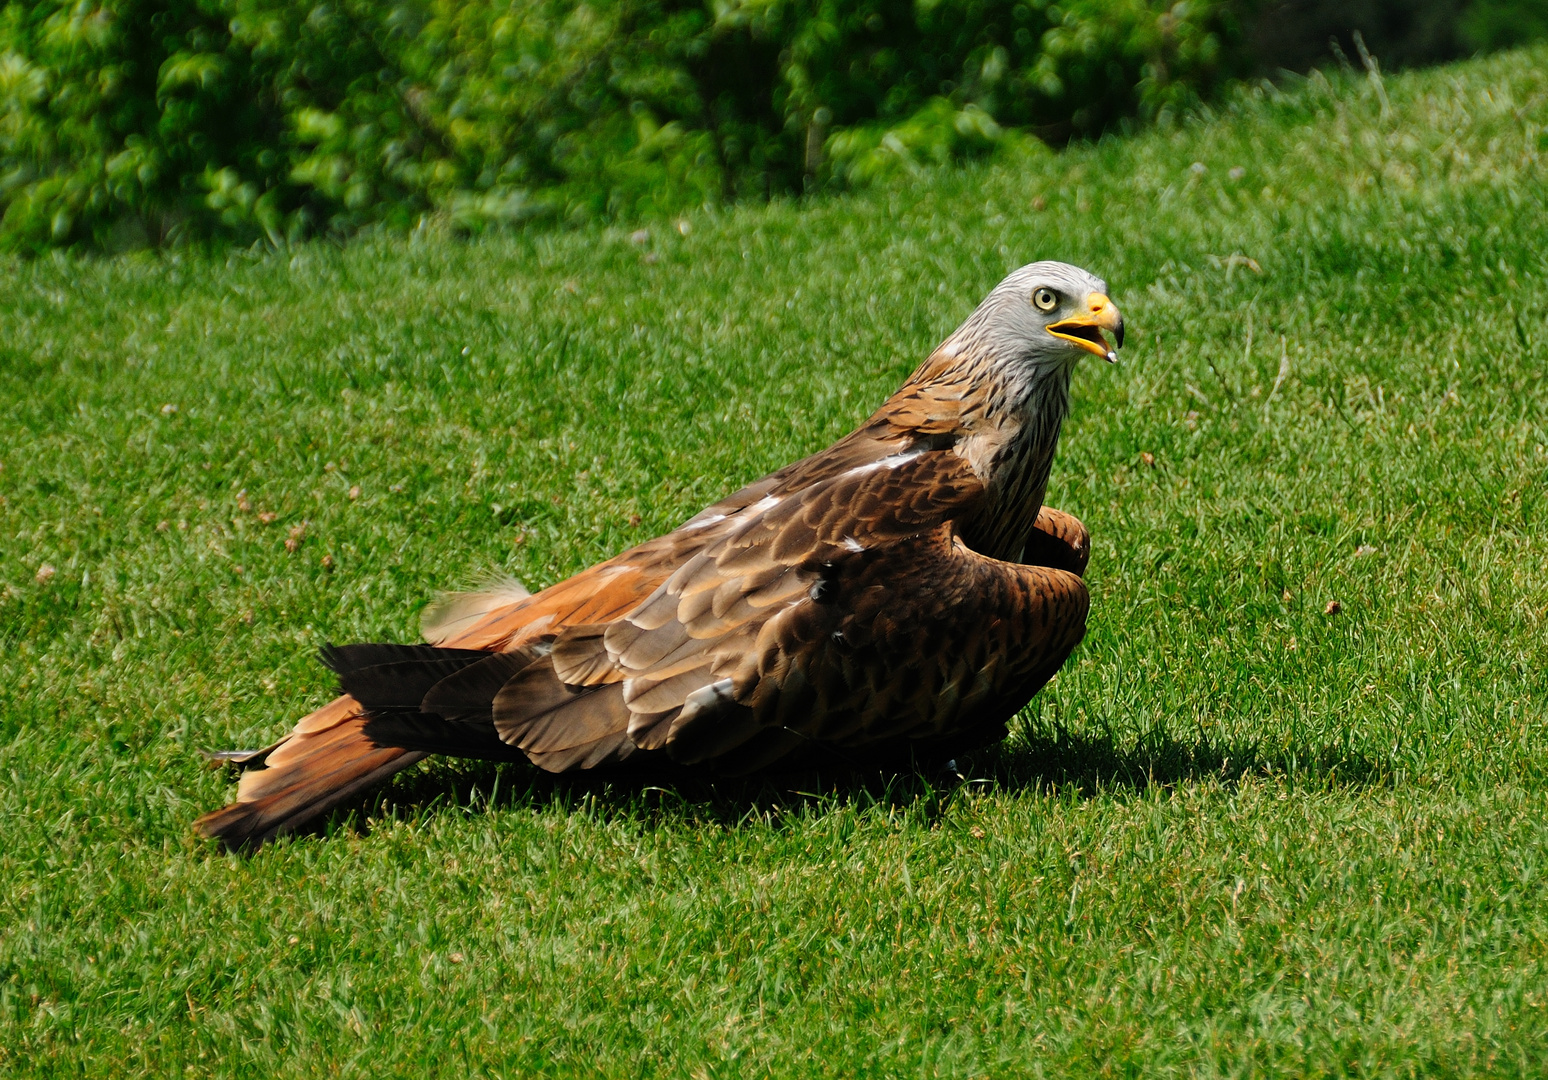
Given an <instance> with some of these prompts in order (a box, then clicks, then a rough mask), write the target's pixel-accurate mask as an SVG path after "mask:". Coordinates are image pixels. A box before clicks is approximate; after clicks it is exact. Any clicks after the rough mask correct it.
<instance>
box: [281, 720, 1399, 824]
mask: <svg viewBox="0 0 1548 1080" xmlns="http://www.w3.org/2000/svg"><path fill="white" fill-rule="evenodd" d="M432 762H433V763H432V765H431V766H430V767H429V768H426V769H421V770H414V771H411V772H409V773H405V774H403V775H400V776H399V777H396V778H395V779H394V780H393V781H392V782H391V783H390V784H389V785H387V786H386V787H384V788H381V789H378V790H377V791H376V792H374V793H371V794H370V795H367V796H364V797H362V798H361V799H359V800H356V801H355V802H353V803H346V804H344V805H342V806H341V807H339V808H337V809H335V810H334V811H333V812H332V813H330V814H328V815H325V816H324V817H323V818H322V819H320V820H319V821H318V822H316V823H314V825H313V826H311V827H310V828H304V829H302V830H300V832H301V834H302V835H306V834H308V833H311V834H323V833H329V832H333V831H336V830H338V829H340V828H344V829H348V830H352V831H355V832H357V833H362V834H363V833H368V832H369V831H370V830H371V828H372V827H373V824H374V823H375V822H378V821H382V820H393V819H396V820H404V819H413V818H419V817H423V816H426V815H432V814H437V813H443V812H446V811H447V810H451V809H457V810H460V811H462V812H477V811H484V810H521V809H529V810H538V809H548V808H556V807H557V808H561V809H564V810H567V811H571V812H585V813H587V814H592V815H600V816H602V817H606V818H625V819H628V820H632V821H638V822H642V823H645V824H651V823H661V824H669V823H675V824H685V825H697V826H709V827H718V828H736V827H739V826H741V825H744V824H746V823H747V822H749V821H753V820H757V821H760V822H763V823H768V824H778V823H781V822H787V821H794V820H797V819H799V818H801V817H803V816H807V815H811V814H822V813H827V812H831V811H833V810H835V809H842V808H858V809H873V808H879V809H882V810H884V811H885V812H887V813H889V814H900V815H902V816H904V817H905V818H907V819H910V820H914V821H918V822H921V823H926V824H928V823H929V822H931V821H933V820H938V819H939V818H940V817H942V816H943V815H944V814H945V813H946V812H947V809H948V808H949V806H950V805H951V803H952V802H953V801H954V800H955V799H956V798H958V797H959V796H960V795H961V794H962V793H964V792H970V791H971V792H984V791H1002V792H1034V793H1043V794H1047V795H1057V796H1059V797H1064V798H1072V797H1073V798H1077V799H1089V798H1093V797H1096V796H1098V795H1104V794H1112V795H1118V796H1120V797H1121V796H1123V795H1136V794H1139V793H1141V792H1144V791H1146V790H1147V789H1151V788H1156V787H1160V788H1162V789H1169V788H1174V787H1177V786H1179V785H1184V784H1188V783H1198V782H1212V783H1217V784H1220V785H1223V786H1227V787H1234V786H1238V785H1240V784H1242V783H1243V782H1246V781H1249V780H1253V779H1259V780H1262V779H1272V778H1276V777H1278V778H1283V779H1286V780H1289V781H1291V782H1295V783H1299V784H1305V785H1311V786H1316V787H1319V788H1323V789H1326V788H1329V787H1338V788H1359V787H1372V786H1377V785H1380V784H1383V783H1386V782H1387V781H1388V778H1389V770H1388V769H1387V768H1386V767H1385V766H1383V765H1382V764H1381V763H1379V762H1377V761H1375V760H1373V759H1371V758H1369V757H1366V756H1364V755H1362V754H1359V753H1357V752H1354V751H1351V750H1349V749H1347V748H1340V747H1335V746H1332V745H1328V746H1319V747H1292V748H1278V749H1274V750H1269V749H1266V748H1265V747H1263V746H1262V745H1260V744H1258V743H1256V742H1253V741H1250V740H1237V741H1219V742H1217V741H1215V740H1213V739H1210V738H1209V737H1208V736H1206V735H1199V736H1198V737H1196V738H1193V739H1180V738H1178V737H1176V736H1175V735H1173V734H1171V733H1169V732H1167V731H1165V730H1163V729H1160V728H1157V729H1153V730H1150V731H1147V732H1142V733H1140V734H1139V735H1137V736H1132V737H1129V738H1120V737H1119V736H1117V735H1115V734H1113V733H1112V732H1098V733H1088V732H1075V731H1071V730H1070V729H1069V728H1067V727H1065V726H1064V725H1062V724H1058V723H1053V724H1049V723H1046V722H1041V723H1039V722H1031V723H1027V724H1024V725H1023V726H1022V727H1021V728H1020V729H1019V730H1017V731H1016V732H1015V733H1014V734H1012V736H1011V737H1009V738H1007V739H1006V740H1004V741H1003V742H1001V743H998V744H996V745H994V746H991V747H987V748H985V749H983V750H980V751H977V752H975V753H973V754H971V755H967V756H964V757H963V758H962V759H960V760H957V761H949V762H947V761H933V762H924V761H915V762H914V763H913V764H912V766H911V767H904V768H894V769H889V770H875V769H871V770H863V769H855V768H835V769H832V770H827V771H823V770H810V771H806V772H801V773H791V774H775V775H769V776H760V777H753V778H744V779H723V778H722V779H709V778H706V777H704V776H702V775H699V774H696V773H694V772H693V771H691V770H688V769H678V770H662V769H659V768H657V769H653V770H652V771H650V772H648V773H643V772H642V773H618V772H615V773H603V772H597V773H579V774H571V775H561V776H554V775H551V774H548V773H544V772H541V771H540V770H538V769H536V768H533V767H531V766H523V765H511V764H500V765H496V764H490V763H486V762H477V761H463V760H454V759H432Z"/></svg>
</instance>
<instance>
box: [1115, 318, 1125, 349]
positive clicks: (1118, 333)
mask: <svg viewBox="0 0 1548 1080" xmlns="http://www.w3.org/2000/svg"><path fill="white" fill-rule="evenodd" d="M1113 340H1114V341H1115V342H1117V343H1118V347H1119V348H1120V349H1121V348H1123V320H1122V319H1119V320H1118V325H1117V326H1115V327H1114V328H1113Z"/></svg>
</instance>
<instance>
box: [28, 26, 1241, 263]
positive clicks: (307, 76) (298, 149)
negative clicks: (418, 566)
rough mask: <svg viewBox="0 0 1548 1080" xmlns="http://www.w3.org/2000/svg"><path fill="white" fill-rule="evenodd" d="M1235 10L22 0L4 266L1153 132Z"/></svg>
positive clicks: (1193, 96)
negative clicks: (1034, 141)
mask: <svg viewBox="0 0 1548 1080" xmlns="http://www.w3.org/2000/svg"><path fill="white" fill-rule="evenodd" d="M1232 10H1233V8H1232V6H1231V5H1230V4H1229V3H1227V2H1225V0H1216V2H1211V0H1193V2H1191V3H1176V4H1165V3H1154V2H1148V0H1069V2H1067V3H1066V4H1064V5H1063V6H1055V5H1052V4H1050V3H1048V2H1047V0H1028V2H1024V3H1009V2H1004V0H917V2H916V0H861V2H859V3H839V2H836V0H714V2H710V3H707V2H669V0H597V2H594V3H576V2H574V0H324V2H318V0H159V2H155V3H151V2H147V0H75V2H68V3H67V2H64V0H11V2H10V3H8V4H6V5H5V7H4V8H3V9H0V213H3V217H0V247H5V248H9V249H13V250H18V249H19V250H33V251H36V250H39V249H42V248H45V247H48V246H52V245H62V244H77V243H84V244H92V245H96V246H99V247H106V248H113V247H117V246H123V245H128V244H136V243H144V242H149V243H152V244H160V243H164V242H167V241H171V240H178V239H185V240H198V239H203V238H215V237H219V238H225V239H234V240H238V241H251V240H255V239H267V240H269V241H271V242H274V243H281V242H284V241H285V240H287V239H291V238H296V237H299V236H305V235H311V234H317V233H347V232H349V231H352V230H355V229H358V228H360V227H362V226H367V225H372V224H378V223H380V224H384V225H387V226H391V227H398V228H402V227H408V226H411V225H413V224H414V223H415V222H417V221H420V220H421V219H423V218H424V217H425V216H426V215H435V216H437V217H439V218H440V219H442V220H445V221H447V222H450V223H452V224H453V225H454V226H456V227H458V228H462V229H479V228H483V227H485V226H487V225H490V224H493V223H519V222H522V221H526V220H529V219H532V218H537V217H552V218H558V219H565V220H583V219H587V218H593V217H598V216H631V217H639V216H643V217H650V216H656V215H662V214H669V213H673V212H676V211H678V210H681V209H683V208H685V207H688V206H694V205H700V204H704V203H715V202H725V201H730V200H734V199H737V198H745V197H748V196H754V197H760V198H767V197H769V196H772V195H776V194H781V193H790V192H801V191H804V190H811V189H813V188H820V187H823V186H826V185H836V184H855V183H864V182H869V181H870V180H872V179H875V178H877V177H880V176H883V175H885V174H887V173H889V172H892V171H896V170H899V169H902V170H907V169H909V168H911V167H913V166H915V165H917V164H919V163H922V162H926V161H943V160H948V159H953V158H958V157H962V156H965V155H970V154H974V153H981V152H984V151H986V150H988V149H991V148H992V147H993V146H995V145H997V144H998V143H1000V142H1001V141H1002V140H1003V138H1004V131H1005V129H1007V128H1015V129H1028V130H1030V131H1033V132H1035V133H1037V134H1038V135H1041V136H1042V137H1044V138H1045V139H1049V140H1051V141H1061V140H1064V139H1067V138H1070V137H1072V136H1080V135H1089V134H1094V133H1097V132H1099V131H1101V130H1102V129H1103V128H1104V127H1106V126H1107V125H1109V124H1111V123H1112V122H1113V121H1114V120H1116V119H1118V118H1121V117H1126V116H1155V115H1161V114H1164V113H1166V112H1167V111H1169V110H1175V109H1178V108H1180V107H1185V106H1187V105H1188V104H1189V103H1191V102H1193V101H1195V100H1197V99H1199V98H1200V97H1201V96H1203V95H1207V94H1208V93H1209V92H1210V91H1211V89H1212V88H1213V87H1214V86H1215V85H1216V84H1217V83H1218V82H1219V81H1220V80H1221V79H1223V78H1226V77H1228V76H1230V75H1232V74H1233V73H1235V72H1236V71H1237V70H1239V69H1240V68H1241V64H1240V62H1239V50H1237V49H1235V47H1234V42H1235V41H1236V39H1237V35H1236V28H1235V25H1234V22H1233V20H1232V16H1231V13H1232Z"/></svg>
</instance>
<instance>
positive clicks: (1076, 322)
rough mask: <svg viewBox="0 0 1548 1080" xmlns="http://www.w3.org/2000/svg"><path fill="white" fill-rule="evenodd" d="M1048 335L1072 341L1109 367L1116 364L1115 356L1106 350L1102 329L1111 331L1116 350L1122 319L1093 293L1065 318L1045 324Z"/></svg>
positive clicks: (1100, 295) (1120, 339)
mask: <svg viewBox="0 0 1548 1080" xmlns="http://www.w3.org/2000/svg"><path fill="white" fill-rule="evenodd" d="M1047 329H1048V332H1049V333H1050V334H1052V335H1053V336H1054V337H1056V338H1063V339H1064V340H1065V341H1070V342H1074V343H1075V344H1076V345H1079V346H1080V347H1081V348H1082V349H1085V350H1086V351H1087V352H1089V353H1095V354H1096V355H1097V356H1100V357H1101V358H1102V359H1104V360H1106V361H1107V362H1108V363H1109V364H1116V363H1117V362H1118V354H1117V353H1115V352H1113V350H1112V349H1110V348H1108V345H1107V339H1106V338H1105V337H1103V336H1102V331H1103V330H1111V331H1112V332H1113V340H1114V341H1115V342H1116V343H1117V347H1118V348H1120V349H1121V348H1123V316H1122V315H1120V314H1118V308H1117V306H1116V305H1115V304H1114V303H1113V302H1112V301H1111V300H1109V299H1108V298H1107V295H1106V294H1105V293H1099V292H1094V293H1092V294H1091V295H1090V296H1088V297H1086V302H1085V303H1084V304H1082V305H1081V307H1080V309H1079V310H1078V311H1076V313H1075V314H1074V315H1071V316H1070V317H1069V318H1068V319H1062V320H1060V321H1059V322H1056V323H1050V324H1049V325H1048V328H1047Z"/></svg>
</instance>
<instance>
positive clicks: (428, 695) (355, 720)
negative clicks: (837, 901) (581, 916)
mask: <svg viewBox="0 0 1548 1080" xmlns="http://www.w3.org/2000/svg"><path fill="white" fill-rule="evenodd" d="M1104 331H1107V332H1110V333H1111V334H1112V335H1113V337H1114V344H1115V345H1117V346H1120V347H1121V346H1122V344H1123V320H1122V319H1121V318H1120V316H1119V314H1118V309H1117V308H1116V307H1115V306H1114V304H1113V302H1112V301H1111V300H1110V299H1109V298H1108V296H1107V286H1106V284H1105V283H1104V282H1102V281H1101V280H1100V279H1098V278H1096V277H1093V276H1092V275H1091V274H1089V273H1087V272H1086V271H1084V270H1081V269H1079V268H1077V267H1074V266H1070V265H1067V264H1065V263H1057V262H1040V263H1033V264H1031V265H1029V266H1023V267H1021V268H1020V269H1019V270H1016V271H1014V272H1012V273H1011V274H1010V275H1009V276H1008V277H1006V278H1005V280H1004V281H1002V282H1000V284H999V285H998V286H996V287H995V289H994V290H993V291H992V292H991V293H990V294H989V295H988V297H987V298H986V299H985V300H984V301H983V303H981V304H980V305H979V306H978V308H977V309H976V310H975V311H974V312H973V313H972V315H970V316H969V317H968V319H967V321H966V322H964V323H963V324H962V325H961V326H960V327H958V328H957V330H956V331H955V332H954V333H952V334H951V336H950V337H948V338H947V339H946V340H945V341H944V342H942V343H941V344H940V345H939V346H938V347H937V348H936V349H935V351H934V352H932V353H931V354H930V355H929V357H928V358H927V359H926V360H925V361H924V363H923V364H922V365H920V367H919V368H918V370H916V371H915V372H914V374H913V375H912V376H910V377H909V379H908V381H907V382H906V383H904V384H903V387H902V388H901V389H900V390H898V392H897V393H895V394H893V395H892V396H891V397H890V398H888V399H887V400H886V402H885V403H883V405H882V406H881V408H879V409H878V410H877V411H876V412H875V413H874V414H872V415H871V417H870V418H869V419H868V420H866V421H865V422H864V423H863V424H861V425H860V427H859V428H857V429H856V430H855V431H854V432H852V433H851V434H849V435H847V436H845V437H844V438H842V439H840V440H839V441H838V442H837V443H835V444H834V445H833V446H831V447H829V448H828V449H826V450H823V451H821V452H820V453H817V454H813V455H812V456H811V457H808V458H806V459H804V460H802V461H798V462H796V463H795V464H793V465H787V466H785V467H784V468H782V469H780V470H778V471H777V472H774V473H771V474H770V475H768V476H766V477H764V478H763V479H761V480H758V481H757V482H755V483H752V484H749V485H748V486H747V487H744V488H743V489H742V490H740V491H738V492H736V493H735V494H733V495H731V496H729V497H727V498H725V499H723V500H721V501H720V502H718V503H716V504H715V505H713V506H710V507H708V508H706V509H705V510H703V511H701V512H700V513H698V514H696V515H695V516H693V517H691V518H689V519H688V520H687V521H685V522H684V523H683V524H682V525H680V526H679V527H678V528H676V529H674V530H673V531H671V532H669V533H667V534H666V535H664V536H660V537H657V538H656V539H654V540H648V541H646V542H645V543H643V544H640V545H639V546H638V547H634V548H631V549H629V550H628V551H625V552H623V553H622V554H620V555H617V556H615V557H614V558H611V559H609V560H607V561H606V562H602V563H599V564H597V565H596V566H593V567H591V568H590V569H589V570H585V571H583V572H581V573H579V574H576V575H575V576H574V577H572V578H570V579H568V580H566V581H561V582H559V583H558V584H556V585H552V586H550V587H549V588H547V589H544V590H543V591H542V592H539V593H537V594H535V595H528V594H526V592H525V590H523V589H521V588H520V587H519V586H516V585H514V583H513V584H512V585H510V586H507V587H504V588H498V589H493V590H490V591H486V592H483V593H471V594H462V595H460V596H456V597H453V598H451V599H450V600H448V601H447V602H443V603H442V604H441V605H439V606H437V607H432V608H431V609H430V610H428V611H427V617H426V619H425V626H424V633H425V638H426V641H427V644H422V645H372V644H368V645H345V646H341V647H330V648H327V649H325V650H324V652H323V662H324V663H325V664H327V665H328V666H329V667H330V668H332V669H333V670H334V671H335V672H336V673H337V674H338V677H339V685H340V696H339V697H337V698H335V699H334V700H333V701H332V702H330V703H329V704H327V705H325V706H323V707H322V708H320V709H318V710H317V711H316V712H314V713H312V714H311V715H309V716H307V717H304V718H303V719H302V720H301V721H300V722H299V723H298V724H296V726H295V728H294V730H292V731H291V732H290V734H288V735H286V736H284V737H283V738H281V739H280V740H279V741H278V742H276V743H275V744H274V745H272V746H270V747H268V748H267V749H264V750H258V751H251V752H228V753H225V754H221V755H217V757H220V758H222V759H223V760H227V761H230V762H233V763H235V764H237V765H238V766H240V767H241V768H242V769H243V774H242V777H241V781H240V783H239V784H238V787H237V795H236V801H235V802H233V803H231V804H230V805H228V806H225V807H223V808H221V809H219V810H215V811H213V812H211V813H209V814H206V815H204V816H203V817H201V818H200V819H199V820H198V822H197V826H196V827H197V828H198V830H199V831H200V832H201V833H202V834H203V835H205V836H208V837H218V838H220V839H222V840H225V841H226V842H227V843H228V844H233V845H239V844H248V843H262V842H263V841H266V840H268V839H269V838H271V837H273V836H276V835H278V834H280V833H283V832H287V831H290V830H292V829H295V828H296V827H298V826H300V825H302V824H304V823H305V822H307V821H309V820H311V819H313V818H315V817H316V816H317V815H319V814H321V813H323V812H324V811H326V810H328V809H329V808H331V807H333V806H335V805H336V804H338V803H339V802H341V801H342V800H344V799H346V798H349V797H350V796H352V795H354V794H355V793H357V792H360V791H362V790H364V789H366V788H368V787H370V786H371V785H374V784H377V783H380V782H381V781H382V780H384V779H386V778H387V777H389V776H391V775H392V774H393V773H395V772H397V771H399V770H400V769H403V768H406V767H407V766H409V765H412V764H413V763H415V762H417V761H419V760H420V759H422V758H424V757H425V756H426V755H429V754H450V755H456V756H460V757H472V758H487V759H494V760H521V761H530V762H532V763H533V764H535V765H536V766H538V767H539V768H541V769H546V770H548V771H551V772H567V771H570V770H575V769H591V768H597V767H602V766H610V765H615V764H617V763H621V762H625V761H629V762H632V763H635V764H640V763H649V762H651V761H655V762H663V761H665V762H673V763H676V764H677V765H679V766H694V767H697V768H701V769H703V770H705V771H706V772H709V773H711V774H715V775H743V774H747V773H752V772H755V771H758V770H764V769H777V768H780V767H784V766H794V765H796V764H797V763H805V762H810V761H814V760H822V759H824V758H825V759H827V760H835V759H836V760H839V761H847V762H850V763H876V762H885V761H888V760H893V761H898V760H901V761H905V762H906V761H907V760H909V758H910V755H915V756H926V757H927V756H928V755H936V757H935V760H939V761H945V760H946V759H947V758H949V757H953V756H956V755H957V754H960V753H962V752H964V751H966V750H969V749H972V748H975V747H979V746H983V745H987V744H988V743H990V742H993V741H995V740H997V739H1000V738H1002V737H1003V736H1004V734H1005V731H1006V722H1007V721H1008V720H1009V719H1011V718H1012V717H1013V716H1014V715H1015V714H1016V712H1017V711H1018V710H1019V709H1020V708H1021V707H1022V706H1023V705H1025V704H1026V703H1027V702H1028V701H1029V700H1030V699H1031V698H1032V695H1033V694H1035V693H1037V691H1038V690H1039V689H1041V688H1042V686H1043V684H1044V683H1046V682H1047V681H1048V680H1049V679H1050V678H1051V677H1052V676H1053V674H1054V673H1055V672H1056V671H1058V670H1059V667H1060V665H1061V664H1063V663H1064V661H1065V658H1066V657H1068V656H1069V655H1070V651H1071V650H1072V649H1074V648H1075V646H1076V644H1078V643H1079V641H1080V639H1081V637H1082V636H1083V635H1084V633H1085V626H1086V612H1087V607H1088V597H1087V593H1086V587H1085V584H1084V582H1083V581H1082V580H1081V574H1082V573H1083V572H1084V570H1085V566H1086V560H1087V557H1088V555H1089V552H1090V540H1089V536H1088V534H1087V532H1086V529H1085V527H1084V526H1083V525H1081V523H1080V522H1079V521H1077V520H1076V519H1075V518H1074V517H1072V516H1070V515H1069V514H1064V513H1060V512H1059V511H1057V510H1052V509H1049V508H1046V507H1044V506H1043V494H1044V491H1045V490H1046V488H1047V484H1048V475H1049V469H1050V466H1051V465H1052V463H1053V457H1054V450H1055V448H1056V446H1057V444H1058V439H1059V428H1060V424H1061V423H1062V421H1063V419H1064V415H1065V413H1066V411H1067V409H1068V406H1069V391H1070V376H1071V373H1072V371H1073V369H1074V367H1075V365H1076V363H1077V362H1078V361H1079V360H1080V359H1081V358H1083V357H1085V356H1089V355H1095V356H1100V357H1103V358H1104V359H1107V360H1109V361H1113V360H1116V356H1115V355H1114V353H1113V352H1112V350H1111V348H1110V347H1109V344H1108V341H1107V338H1106V337H1105V336H1104V333H1103V332H1104Z"/></svg>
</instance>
